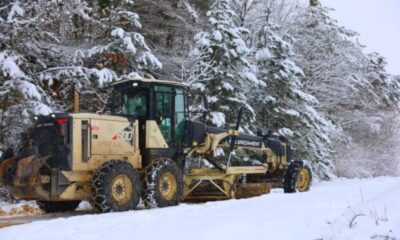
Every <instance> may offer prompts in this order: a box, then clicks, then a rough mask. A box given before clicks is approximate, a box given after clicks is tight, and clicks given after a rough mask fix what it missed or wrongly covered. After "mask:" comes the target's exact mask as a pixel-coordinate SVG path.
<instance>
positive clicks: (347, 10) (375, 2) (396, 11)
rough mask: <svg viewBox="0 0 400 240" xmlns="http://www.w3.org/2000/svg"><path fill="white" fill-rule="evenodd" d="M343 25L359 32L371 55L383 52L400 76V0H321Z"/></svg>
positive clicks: (392, 71) (389, 67)
mask: <svg viewBox="0 0 400 240" xmlns="http://www.w3.org/2000/svg"><path fill="white" fill-rule="evenodd" d="M320 1H321V3H322V4H323V5H325V6H328V7H332V8H334V9H335V11H334V12H332V16H333V17H334V18H335V19H337V20H338V22H339V24H340V25H342V26H345V27H347V28H349V29H351V30H354V31H356V32H358V33H359V34H360V35H361V36H360V42H361V43H362V44H363V45H366V51H367V52H379V53H380V54H381V55H383V56H384V57H385V58H386V60H387V62H388V72H389V73H391V74H394V75H400V0H320Z"/></svg>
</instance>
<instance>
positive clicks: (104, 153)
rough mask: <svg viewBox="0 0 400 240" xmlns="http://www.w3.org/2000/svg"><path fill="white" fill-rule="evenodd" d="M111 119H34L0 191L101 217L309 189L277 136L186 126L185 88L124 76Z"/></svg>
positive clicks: (10, 156) (306, 174)
mask: <svg viewBox="0 0 400 240" xmlns="http://www.w3.org/2000/svg"><path fill="white" fill-rule="evenodd" d="M112 87H113V89H114V94H113V97H112V99H114V100H113V101H111V102H110V104H108V105H109V108H110V111H109V112H110V114H102V113H96V114H95V113H71V114H68V113H53V114H50V115H48V116H36V117H35V118H34V125H33V127H32V128H31V129H30V130H29V132H28V133H27V134H25V137H24V141H23V146H22V147H21V148H20V150H19V151H17V152H16V153H15V154H14V153H13V151H12V150H8V151H7V152H6V153H5V154H3V156H2V158H1V160H0V185H4V186H7V187H8V188H9V189H10V191H11V193H12V194H13V195H14V196H15V197H16V198H19V199H26V200H36V201H37V203H38V206H39V207H40V208H41V209H42V210H43V211H45V212H60V211H72V210H74V209H75V208H76V207H77V206H78V205H79V202H80V201H82V200H87V201H89V202H90V203H91V204H92V205H93V207H94V209H96V210H97V211H99V212H110V211H125V210H131V209H135V208H136V207H137V205H138V203H139V201H140V199H142V200H143V202H144V205H145V206H147V207H149V208H152V207H166V206H173V205H177V204H179V202H181V201H205V200H218V199H230V198H243V197H251V196H257V195H260V194H264V193H267V192H269V190H270V188H271V186H274V185H275V186H281V187H283V188H284V191H285V192H295V191H296V190H298V191H306V190H308V189H309V186H310V183H311V171H310V169H309V167H307V166H306V164H304V162H303V161H299V160H293V159H291V149H290V145H289V144H288V143H287V141H286V140H285V139H284V138H279V137H276V136H272V135H271V134H269V135H265V136H253V135H248V134H243V133H240V132H239V131H238V129H239V124H240V118H241V112H242V111H240V112H239V114H238V120H237V124H236V128H235V129H221V128H216V127H211V126H207V125H206V124H204V123H201V122H198V121H191V120H189V111H188V108H187V105H188V104H187V101H188V98H187V91H188V86H187V85H185V84H182V83H177V82H172V81H163V80H155V79H145V78H130V79H124V80H121V81H118V82H115V83H114V84H113V85H112Z"/></svg>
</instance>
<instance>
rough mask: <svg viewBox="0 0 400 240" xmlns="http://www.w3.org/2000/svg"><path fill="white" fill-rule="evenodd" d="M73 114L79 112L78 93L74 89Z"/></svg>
mask: <svg viewBox="0 0 400 240" xmlns="http://www.w3.org/2000/svg"><path fill="white" fill-rule="evenodd" d="M73 111H74V113H77V112H79V93H78V91H76V89H74V110H73Z"/></svg>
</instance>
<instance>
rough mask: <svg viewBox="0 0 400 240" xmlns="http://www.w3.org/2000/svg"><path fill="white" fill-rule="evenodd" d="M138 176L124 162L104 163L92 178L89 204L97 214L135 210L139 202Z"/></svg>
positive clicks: (134, 170) (130, 166) (139, 187)
mask: <svg viewBox="0 0 400 240" xmlns="http://www.w3.org/2000/svg"><path fill="white" fill-rule="evenodd" d="M140 192H141V185H140V178H139V174H138V172H137V171H136V169H134V168H133V167H132V165H131V164H129V163H128V162H126V161H119V160H112V161H109V162H106V163H105V164H103V166H101V167H100V168H99V169H98V170H97V171H95V172H94V174H93V176H92V200H91V203H92V205H93V207H94V208H95V210H97V211H98V212H121V211H128V210H132V209H135V208H136V206H137V205H138V203H139V200H140Z"/></svg>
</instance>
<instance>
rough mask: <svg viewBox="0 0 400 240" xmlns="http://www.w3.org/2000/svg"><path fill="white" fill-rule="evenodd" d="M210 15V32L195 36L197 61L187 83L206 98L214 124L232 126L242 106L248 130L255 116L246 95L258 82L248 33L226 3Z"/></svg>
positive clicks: (218, 2) (218, 3)
mask: <svg viewBox="0 0 400 240" xmlns="http://www.w3.org/2000/svg"><path fill="white" fill-rule="evenodd" d="M207 16H208V23H209V26H208V29H207V31H204V32H200V33H198V34H196V36H195V48H194V49H193V51H192V52H191V55H192V57H193V58H194V59H196V61H195V63H194V64H193V66H192V67H191V72H190V74H189V80H188V81H189V83H190V84H191V86H192V87H193V88H194V89H197V90H199V91H201V92H203V93H205V94H206V95H207V97H208V100H209V103H210V110H211V112H210V122H211V123H213V124H215V125H217V126H225V127H232V124H233V123H234V122H235V120H236V114H237V112H238V110H239V108H240V107H241V106H243V107H245V114H244V116H243V121H242V122H243V123H244V124H243V125H242V126H243V128H244V129H246V130H249V129H250V126H251V122H252V121H253V120H254V117H255V113H254V110H253V108H252V107H251V106H250V105H249V102H248V98H247V96H246V93H248V91H250V88H254V86H257V85H258V84H259V81H258V80H257V78H256V77H255V75H254V73H253V72H252V68H251V65H250V63H249V62H248V61H247V59H246V56H247V55H248V54H249V52H250V50H249V49H248V48H247V47H246V44H245V42H244V40H243V38H242V37H243V35H244V34H246V33H248V31H247V29H245V28H241V27H237V26H236V25H235V22H234V20H233V19H234V17H235V13H234V12H233V11H232V9H231V8H230V5H229V1H227V0H216V1H215V3H214V4H213V5H212V6H211V7H210V10H209V11H208V13H207Z"/></svg>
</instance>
